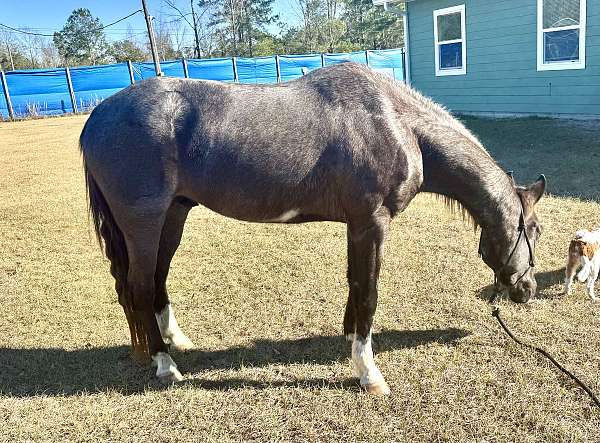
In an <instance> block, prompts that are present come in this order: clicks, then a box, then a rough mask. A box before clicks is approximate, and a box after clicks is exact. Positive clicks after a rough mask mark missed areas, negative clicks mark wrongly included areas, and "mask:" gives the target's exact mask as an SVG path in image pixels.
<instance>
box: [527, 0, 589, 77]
mask: <svg viewBox="0 0 600 443" xmlns="http://www.w3.org/2000/svg"><path fill="white" fill-rule="evenodd" d="M585 7H586V0H538V4H537V8H538V17H537V30H538V32H537V69H538V71H546V70H557V69H584V68H585Z"/></svg>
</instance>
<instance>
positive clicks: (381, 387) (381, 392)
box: [363, 380, 392, 397]
mask: <svg viewBox="0 0 600 443" xmlns="http://www.w3.org/2000/svg"><path fill="white" fill-rule="evenodd" d="M363 389H364V390H365V391H367V393H369V394H371V395H375V396H377V397H385V396H388V395H390V394H391V393H392V391H390V387H389V386H388V384H387V383H386V382H385V380H382V381H380V382H377V383H371V384H368V385H364V386H363Z"/></svg>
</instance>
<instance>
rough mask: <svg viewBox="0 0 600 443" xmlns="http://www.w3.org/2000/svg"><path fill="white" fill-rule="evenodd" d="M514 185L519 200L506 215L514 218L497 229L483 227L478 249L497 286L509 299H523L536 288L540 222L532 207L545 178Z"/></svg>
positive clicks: (540, 195) (521, 301)
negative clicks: (536, 250)
mask: <svg viewBox="0 0 600 443" xmlns="http://www.w3.org/2000/svg"><path fill="white" fill-rule="evenodd" d="M513 185H514V184H513ZM514 188H515V191H516V193H517V195H518V197H519V200H520V203H518V207H516V208H512V214H511V217H509V218H510V219H512V220H514V222H513V223H509V224H507V225H506V226H500V227H496V229H486V228H482V230H481V239H480V241H479V253H480V255H481V257H482V258H483V261H484V262H485V263H486V264H487V265H488V266H489V267H490V268H492V270H493V271H494V274H495V276H496V282H497V284H498V286H499V288H500V289H506V288H508V294H509V296H510V299H511V300H512V301H514V302H517V303H526V302H528V301H529V299H530V298H531V297H533V296H534V295H535V293H536V290H537V282H536V281H535V275H534V272H533V267H534V264H535V247H536V245H537V242H538V239H539V238H540V235H541V233H542V226H541V224H540V222H539V219H538V217H537V215H536V214H535V208H534V207H535V204H536V203H537V202H538V201H539V200H540V198H542V195H544V190H545V189H546V178H545V177H544V176H543V175H541V176H540V178H539V179H538V180H537V181H536V182H535V183H533V184H532V185H530V186H516V185H514Z"/></svg>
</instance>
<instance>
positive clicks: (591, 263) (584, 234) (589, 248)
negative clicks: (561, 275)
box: [565, 229, 600, 301]
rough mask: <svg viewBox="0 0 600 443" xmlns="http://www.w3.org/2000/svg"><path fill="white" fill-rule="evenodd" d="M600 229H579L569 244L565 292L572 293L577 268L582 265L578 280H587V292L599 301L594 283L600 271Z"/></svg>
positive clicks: (593, 299) (594, 299)
mask: <svg viewBox="0 0 600 443" xmlns="http://www.w3.org/2000/svg"><path fill="white" fill-rule="evenodd" d="M599 251H600V229H596V230H595V231H591V232H590V231H587V230H582V231H577V232H576V233H575V238H574V239H573V240H571V243H570V244H569V256H568V257H567V267H566V270H565V293H566V294H570V293H571V286H572V284H573V277H574V276H575V273H576V272H577V268H578V267H579V266H580V265H581V266H582V268H581V270H580V271H579V272H578V273H577V280H579V281H580V282H584V281H586V280H587V292H588V295H589V296H590V297H591V298H592V301H598V298H597V297H596V294H595V293H594V284H595V283H596V279H597V278H598V271H600V252H599Z"/></svg>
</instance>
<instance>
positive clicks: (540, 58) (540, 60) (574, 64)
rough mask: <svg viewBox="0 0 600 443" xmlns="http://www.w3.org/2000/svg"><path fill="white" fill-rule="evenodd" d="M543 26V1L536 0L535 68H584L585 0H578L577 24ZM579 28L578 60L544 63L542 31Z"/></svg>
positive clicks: (541, 69)
mask: <svg viewBox="0 0 600 443" xmlns="http://www.w3.org/2000/svg"><path fill="white" fill-rule="evenodd" d="M543 27H544V2H543V0H537V70H538V71H559V70H563V69H585V28H586V0H579V24H578V25H571V26H564V27H558V28H547V29H543ZM569 29H579V60H577V61H563V62H548V63H544V31H546V32H548V31H567V30H569Z"/></svg>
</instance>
